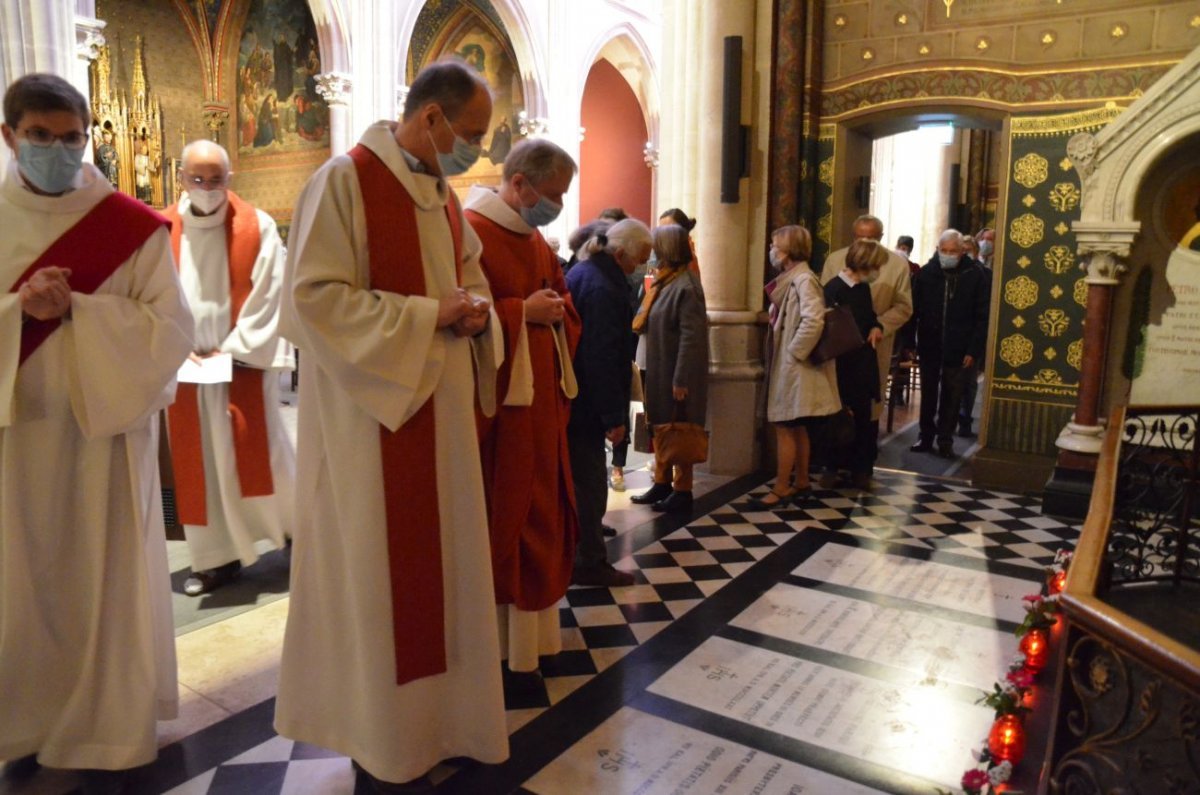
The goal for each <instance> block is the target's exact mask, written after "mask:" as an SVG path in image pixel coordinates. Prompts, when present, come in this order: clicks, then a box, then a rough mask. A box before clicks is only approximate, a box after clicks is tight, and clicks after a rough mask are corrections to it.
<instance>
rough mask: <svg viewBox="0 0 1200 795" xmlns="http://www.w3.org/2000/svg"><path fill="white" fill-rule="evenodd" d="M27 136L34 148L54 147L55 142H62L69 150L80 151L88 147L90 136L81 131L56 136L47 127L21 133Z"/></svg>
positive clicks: (29, 129)
mask: <svg viewBox="0 0 1200 795" xmlns="http://www.w3.org/2000/svg"><path fill="white" fill-rule="evenodd" d="M21 134H22V135H24V136H25V140H27V141H29V143H31V144H33V145H34V146H41V147H49V146H54V142H55V141H62V145H63V146H64V147H65V148H67V149H73V150H76V151H78V150H80V149H82V148H84V147H85V146H87V142H88V134H87V133H85V132H80V131H79V130H71V132H68V133H63V134H62V135H55V134H54V133H52V132H50V131H49V130H47V129H46V128H45V127H30V128H28V129H26V130H25V131H24V132H22V133H21Z"/></svg>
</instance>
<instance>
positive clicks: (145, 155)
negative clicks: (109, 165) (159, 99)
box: [133, 130, 154, 204]
mask: <svg viewBox="0 0 1200 795" xmlns="http://www.w3.org/2000/svg"><path fill="white" fill-rule="evenodd" d="M147 137H148V136H147V135H146V131H145V130H142V133H141V135H140V136H138V139H137V141H135V142H134V144H133V186H134V190H135V191H136V194H137V198H138V200H139V201H143V202H145V203H146V204H153V203H154V186H153V184H152V183H151V181H150V171H151V162H150V144H149V143H148V142H147Z"/></svg>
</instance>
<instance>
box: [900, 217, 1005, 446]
mask: <svg viewBox="0 0 1200 795" xmlns="http://www.w3.org/2000/svg"><path fill="white" fill-rule="evenodd" d="M912 290H913V321H914V322H915V323H916V328H917V356H918V358H919V359H920V363H921V438H920V440H919V441H918V442H917V443H916V444H915V445H913V447H912V450H913V451H914V452H922V453H923V452H929V451H930V450H932V449H933V443H934V440H935V438H936V441H937V451H938V455H940V456H942V457H943V458H953V457H954V445H953V433H954V425H955V422H956V421H957V419H958V404H959V401H960V400H961V399H962V394H963V389H964V387H965V385H966V383H967V381H968V380H970V379H974V378H975V377H976V363H977V362H979V360H980V359H982V358H983V351H984V346H985V344H986V343H987V323H988V308H989V304H990V292H991V278H990V274H989V272H988V271H986V270H985V269H984V268H981V267H980V266H979V265H978V264H976V263H975V261H974V260H972V259H971V256H970V255H969V254H967V253H966V249H965V247H964V246H963V236H962V234H960V233H959V232H957V231H956V230H954V229H948V230H946V231H945V232H943V233H942V236H941V237H940V238H939V239H938V250H937V253H936V254H935V255H934V256H933V258H932V259H930V260H929V262H927V263H926V264H925V265H924V266H923V267H922V268H921V270H920V271H919V272H918V273H917V275H916V276H915V277H913V284H912ZM935 418H936V419H935Z"/></svg>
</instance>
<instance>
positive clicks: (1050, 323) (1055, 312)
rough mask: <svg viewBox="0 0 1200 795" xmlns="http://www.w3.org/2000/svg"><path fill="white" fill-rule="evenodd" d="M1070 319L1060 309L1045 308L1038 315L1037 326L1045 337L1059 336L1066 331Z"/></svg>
mask: <svg viewBox="0 0 1200 795" xmlns="http://www.w3.org/2000/svg"><path fill="white" fill-rule="evenodd" d="M1070 324H1071V319H1070V318H1069V317H1067V313H1066V312H1064V311H1062V310H1061V309H1047V310H1046V311H1045V312H1043V313H1042V314H1040V315H1038V328H1040V329H1041V330H1042V333H1043V334H1045V335H1046V336H1047V337H1061V336H1062V335H1063V334H1065V333H1066V332H1067V326H1069V325H1070Z"/></svg>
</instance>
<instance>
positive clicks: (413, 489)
mask: <svg viewBox="0 0 1200 795" xmlns="http://www.w3.org/2000/svg"><path fill="white" fill-rule="evenodd" d="M349 154H350V158H351V160H353V161H354V167H355V170H356V172H357V174H358V184H359V187H360V189H361V190H362V196H363V206H364V207H365V212H366V220H367V252H368V256H369V258H370V264H371V289H372V290H382V291H385V292H389V293H397V294H399V295H420V296H424V295H426V294H427V293H426V290H425V271H424V259H423V258H422V256H421V238H420V230H419V229H418V226H417V210H416V205H415V204H414V203H413V200H412V197H411V196H409V194H408V191H407V190H406V189H405V187H404V186H403V185H402V184H401V183H400V181H399V180H398V179H396V176H395V175H394V174H393V173H392V172H391V170H389V169H388V167H387V166H386V165H385V164H384V162H383V161H382V160H380V159H379V156H378V155H376V154H375V153H374V152H372V151H371V150H370V149H368V148H367V147H365V146H363V145H362V144H359V145H357V146H355V147H354V148H353V149H351V150H350V152H349ZM446 219H447V221H448V222H449V225H450V232H451V235H452V237H453V239H454V262H455V269H456V274H455V281H456V282H457V283H459V284H461V283H462V235H463V230H462V215H461V212H460V211H459V208H458V201H457V199H456V198H455V197H454V193H453V192H451V193H450V201H448V202H447V203H446ZM433 402H434V397H433V396H432V395H431V396H430V397H429V399H428V400H427V401H425V404H424V405H423V406H421V408H420V409H418V410H417V413H416V414H414V415H413V416H412V417H410V418H409V419H408V420H407V421H406V422H405V423H404V424H403V425H401V426H400V427H399V428H398V429H397V430H396V431H395V432H394V433H393V432H391V431H389V430H388V429H387V428H385V427H383V426H380V428H379V448H380V458H381V461H382V465H383V499H384V507H385V511H386V517H387V537H388V564H389V567H390V570H391V582H392V627H393V637H394V639H395V640H394V642H395V651H396V683H397V684H401V685H402V684H405V683H407V682H411V681H414V680H416V679H420V678H422V677H426V676H433V675H435V674H440V673H445V672H446V630H445V604H444V593H443V585H442V540H441V523H440V519H439V516H438V482H437V460H436V445H437V433H436V428H437V425H436V418H435V417H434V410H433Z"/></svg>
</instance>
